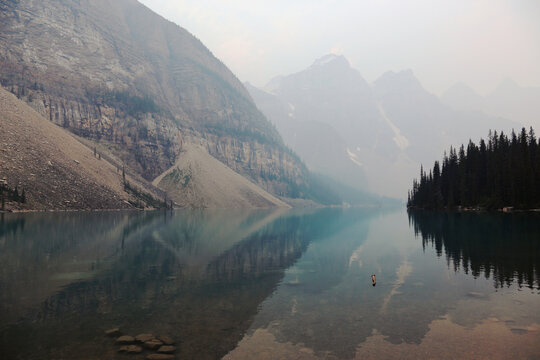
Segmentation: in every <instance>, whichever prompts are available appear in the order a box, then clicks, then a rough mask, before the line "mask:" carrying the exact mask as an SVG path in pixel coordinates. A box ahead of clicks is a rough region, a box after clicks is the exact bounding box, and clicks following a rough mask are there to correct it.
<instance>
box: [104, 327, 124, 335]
mask: <svg viewBox="0 0 540 360" xmlns="http://www.w3.org/2000/svg"><path fill="white" fill-rule="evenodd" d="M105 335H107V336H111V337H117V336H120V335H122V333H121V332H120V329H119V328H114V329H109V330H105Z"/></svg>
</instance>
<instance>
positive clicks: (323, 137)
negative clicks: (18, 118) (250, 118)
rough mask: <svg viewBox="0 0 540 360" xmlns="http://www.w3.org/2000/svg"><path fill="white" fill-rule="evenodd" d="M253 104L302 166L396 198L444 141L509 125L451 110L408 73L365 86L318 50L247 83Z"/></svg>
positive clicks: (341, 61) (344, 64)
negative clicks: (294, 65)
mask: <svg viewBox="0 0 540 360" xmlns="http://www.w3.org/2000/svg"><path fill="white" fill-rule="evenodd" d="M247 88H248V91H249V92H250V94H251V96H252V98H253V99H254V101H255V103H256V104H257V106H258V107H259V109H260V110H261V111H262V112H263V113H264V114H265V115H266V116H267V117H268V118H269V119H270V120H271V121H272V122H273V123H274V124H275V126H276V128H277V129H278V130H279V131H280V133H281V135H282V137H283V139H284V141H285V143H286V144H287V145H288V146H290V147H291V148H292V149H293V150H294V151H296V152H297V153H298V154H299V155H300V156H301V158H302V159H304V160H305V161H306V164H307V165H308V167H309V168H311V169H314V170H317V171H318V172H320V173H321V174H323V175H325V176H330V177H333V178H335V179H337V180H338V181H340V182H342V183H344V184H346V185H348V186H352V187H354V188H356V189H360V190H364V191H365V190H369V191H373V192H375V193H378V194H382V195H386V196H392V197H396V198H400V199H404V198H406V196H407V191H408V189H409V188H410V186H411V183H412V179H413V178H414V177H415V176H416V175H417V173H418V172H419V169H420V164H429V166H431V164H432V163H433V161H435V160H436V159H438V158H439V157H440V156H441V155H442V153H443V151H444V150H445V149H446V148H448V147H449V146H450V145H455V144H460V143H463V142H467V141H468V139H469V138H477V137H480V136H483V135H485V133H486V132H487V130H489V129H490V128H491V129H502V130H505V131H507V130H510V129H511V128H512V127H515V125H516V124H514V123H512V122H509V121H507V120H504V119H499V118H494V117H491V116H487V115H485V114H482V113H479V112H471V111H456V110H453V109H451V108H449V107H448V106H446V105H445V104H443V103H442V101H441V100H440V99H439V98H438V97H437V96H435V95H433V94H431V93H429V92H428V91H426V90H425V89H424V88H423V86H422V84H421V83H420V82H419V81H418V79H417V78H416V77H415V76H414V73H413V72H412V71H411V70H404V71H400V72H387V73H385V74H383V75H382V76H381V77H380V78H378V79H377V80H376V81H375V82H374V83H373V84H368V83H367V82H366V81H365V80H364V79H363V78H362V76H361V74H360V73H359V72H358V71H357V70H356V69H354V68H352V67H351V66H350V63H349V62H348V61H347V59H346V58H345V57H343V56H338V55H326V56H324V57H322V58H320V59H318V60H316V61H315V62H314V63H313V64H312V65H311V66H310V67H308V68H306V69H305V70H303V71H300V72H298V73H295V74H291V75H286V76H281V77H278V78H275V79H273V80H272V81H271V83H270V84H268V85H267V86H265V87H264V89H266V91H264V90H262V89H255V88H253V87H252V86H247Z"/></svg>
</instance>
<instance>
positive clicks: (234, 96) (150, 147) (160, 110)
mask: <svg viewBox="0 0 540 360" xmlns="http://www.w3.org/2000/svg"><path fill="white" fill-rule="evenodd" d="M0 5H1V6H0V32H1V33H2V35H3V36H2V37H1V38H0V48H1V49H2V51H0V83H1V84H2V85H3V86H4V87H6V88H7V89H9V90H10V91H11V92H12V93H14V94H16V95H17V96H18V97H19V98H20V99H22V100H24V101H25V102H27V103H28V104H29V105H30V106H32V107H33V108H34V109H35V110H36V111H37V112H38V113H40V114H41V115H42V116H44V117H45V118H47V119H49V120H50V121H52V122H53V123H55V124H57V125H59V126H61V127H64V128H66V129H68V130H69V131H71V132H73V133H74V134H76V135H78V136H81V137H84V138H85V139H89V140H91V141H93V142H94V143H96V144H97V145H98V146H99V147H101V148H103V149H105V150H104V151H108V152H109V153H110V155H111V157H112V156H114V157H115V158H118V159H120V161H121V162H122V163H123V164H125V166H126V168H129V169H130V170H133V171H134V172H135V173H137V174H140V175H141V176H142V177H143V178H144V179H145V180H146V181H149V182H151V181H152V180H153V179H155V178H156V177H158V176H159V175H160V174H162V173H163V172H164V171H166V170H167V169H169V168H170V167H171V166H172V165H173V164H174V163H175V162H176V160H177V158H178V157H179V156H181V154H182V146H183V144H186V143H190V142H191V143H193V142H196V143H202V144H204V146H205V147H206V151H208V153H209V154H210V155H211V156H213V157H214V158H216V159H218V160H219V161H221V162H222V163H224V164H225V165H226V166H228V167H230V168H231V169H232V170H233V171H235V172H237V173H239V174H240V175H242V176H244V177H246V178H248V179H249V180H250V181H252V182H254V183H256V184H257V185H258V186H259V187H261V188H264V189H268V190H269V191H270V192H271V193H273V194H279V195H282V194H283V195H285V196H292V195H293V194H294V195H296V196H298V197H307V196H310V195H309V191H310V190H309V189H310V184H309V172H308V171H307V168H306V167H305V166H304V164H302V163H301V161H300V160H299V159H298V158H297V157H296V156H295V155H294V154H293V153H292V152H291V151H290V150H288V149H287V148H286V147H285V145H284V144H283V141H282V139H281V136H280V135H279V133H278V132H277V131H276V130H275V129H274V128H273V127H272V125H271V124H270V123H269V122H268V121H267V120H266V119H265V117H264V115H262V114H261V113H260V112H259V111H258V109H257V108H256V106H255V105H254V103H253V101H252V99H251V97H250V95H249V94H248V92H247V91H246V90H245V88H244V86H243V85H242V83H241V82H240V81H239V80H238V79H237V78H236V76H235V75H234V74H233V73H232V72H231V71H230V70H229V69H228V68H227V67H226V66H225V65H224V64H223V63H222V62H221V61H220V60H219V59H217V58H215V57H214V56H213V55H212V53H211V52H210V51H209V50H208V49H207V48H206V47H205V46H204V45H203V44H202V43H201V42H200V41H199V40H198V39H196V38H195V37H194V36H192V35H191V34H190V33H189V32H188V31H187V30H185V29H183V28H181V27H180V26H178V25H176V24H173V23H172V22H170V21H166V20H165V19H163V18H162V17H161V16H159V15H157V14H155V13H153V12H152V11H151V10H149V9H148V8H147V7H145V6H144V5H142V4H140V3H138V2H137V1H135V0H118V1H110V0H97V1H89V0H80V1H79V0H77V1H76V0H67V1H58V0H44V1H41V2H35V1H30V0H20V1H17V2H12V1H2V3H1V4H0ZM22 28H24V32H23V31H20V30H21V29H22ZM298 189H300V191H299V190H298Z"/></svg>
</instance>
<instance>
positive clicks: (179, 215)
mask: <svg viewBox="0 0 540 360" xmlns="http://www.w3.org/2000/svg"><path fill="white" fill-rule="evenodd" d="M372 275H376V285H375V286H374V285H373V283H372ZM539 344H540V214H535V213H510V214H502V213H459V212H439V213H437V212H428V211H414V212H407V211H405V210H403V209H388V210H385V209H361V208H351V209H316V210H298V209H292V210H283V209H277V210H259V211H230V210H228V211H225V210H178V211H167V212H162V211H153V212H122V211H118V212H89V213H85V212H80V213H30V214H0V349H1V353H2V357H3V358H6V359H96V358H100V359H220V358H225V359H291V358H294V359H323V358H324V359H380V358H388V359H391V358H396V359H421V358H442V359H445V358H447V359H454V358H475V359H484V358H485V359H508V358H512V359H534V358H537V357H538V354H540V345H539Z"/></svg>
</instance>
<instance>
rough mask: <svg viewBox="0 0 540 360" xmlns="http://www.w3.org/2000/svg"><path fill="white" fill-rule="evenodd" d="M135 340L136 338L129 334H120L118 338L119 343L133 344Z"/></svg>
mask: <svg viewBox="0 0 540 360" xmlns="http://www.w3.org/2000/svg"><path fill="white" fill-rule="evenodd" d="M134 342H135V338H134V337H133V336H129V335H124V336H120V337H119V338H118V339H116V343H117V344H133V343H134Z"/></svg>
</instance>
